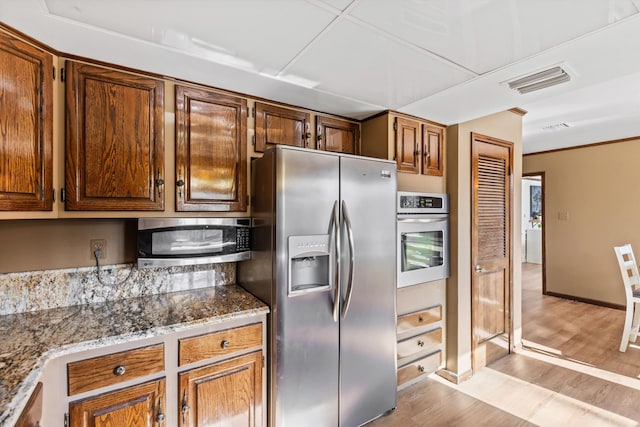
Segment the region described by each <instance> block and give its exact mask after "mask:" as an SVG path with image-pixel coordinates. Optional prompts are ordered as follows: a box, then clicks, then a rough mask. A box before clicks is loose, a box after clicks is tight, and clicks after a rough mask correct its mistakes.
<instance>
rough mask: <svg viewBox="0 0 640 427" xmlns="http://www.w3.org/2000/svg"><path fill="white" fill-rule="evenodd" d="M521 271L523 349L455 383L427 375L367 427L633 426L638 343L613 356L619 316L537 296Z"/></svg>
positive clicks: (527, 272)
mask: <svg viewBox="0 0 640 427" xmlns="http://www.w3.org/2000/svg"><path fill="white" fill-rule="evenodd" d="M522 268H523V276H522V277H523V284H522V287H523V289H522V319H523V322H522V323H523V328H522V329H523V330H522V336H523V341H524V349H523V350H521V351H518V352H517V353H516V354H512V355H509V356H507V357H505V358H503V359H500V360H498V361H497V362H495V363H493V364H492V365H490V366H488V367H486V368H484V369H482V370H481V371H479V372H476V373H475V374H474V376H473V377H472V378H471V379H470V380H469V381H466V382H464V383H462V384H459V385H455V384H452V383H449V382H447V381H446V380H444V379H442V378H440V377H439V376H437V375H431V377H430V378H429V379H428V380H426V381H423V382H421V383H418V384H416V385H414V386H411V387H409V388H407V389H405V390H403V391H401V392H400V393H399V395H398V407H397V409H396V410H395V411H394V412H393V413H392V414H390V415H387V416H385V417H382V418H380V419H378V420H375V421H373V422H371V423H369V424H367V427H418V426H420V427H422V426H462V427H464V426H474V427H475V426H531V425H539V426H580V427H583V426H597V427H600V426H640V380H639V379H638V378H640V340H639V341H638V343H637V344H631V345H630V346H629V349H628V350H627V352H626V353H620V352H619V351H618V346H619V344H620V335H621V331H622V324H623V321H624V312H623V311H621V310H616V309H611V308H606V307H599V306H594V305H591V304H585V303H580V302H576V301H569V300H564V299H561V298H556V297H550V296H544V295H542V285H541V267H540V266H539V265H536V264H523V266H522ZM611 285H612V286H622V283H618V281H617V278H615V279H613V280H612V284H611Z"/></svg>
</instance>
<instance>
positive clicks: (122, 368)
mask: <svg viewBox="0 0 640 427" xmlns="http://www.w3.org/2000/svg"><path fill="white" fill-rule="evenodd" d="M125 372H127V368H125V366H124V365H118V366H116V367H115V368H113V375H117V376H121V375H124V373H125Z"/></svg>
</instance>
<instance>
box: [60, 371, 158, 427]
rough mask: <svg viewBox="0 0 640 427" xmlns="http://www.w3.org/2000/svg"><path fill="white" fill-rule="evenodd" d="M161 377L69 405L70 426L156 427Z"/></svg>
mask: <svg viewBox="0 0 640 427" xmlns="http://www.w3.org/2000/svg"><path fill="white" fill-rule="evenodd" d="M164 396H165V380H164V379H161V380H158V381H153V382H150V383H145V384H140V385H137V386H132V387H128V388H125V389H122V390H118V391H114V392H112V393H106V394H103V395H100V396H97V397H93V398H89V399H85V400H81V401H77V402H71V403H70V404H69V421H70V423H69V426H70V427H114V426H127V427H160V426H164V419H165V415H164V413H165V401H164Z"/></svg>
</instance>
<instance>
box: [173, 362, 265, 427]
mask: <svg viewBox="0 0 640 427" xmlns="http://www.w3.org/2000/svg"><path fill="white" fill-rule="evenodd" d="M179 384H180V401H179V405H180V408H181V412H180V415H179V417H178V418H179V420H180V421H179V424H178V425H179V426H180V427H187V426H189V427H203V426H208V427H213V426H220V427H223V426H224V427H258V426H261V425H262V418H263V416H262V411H263V407H262V352H260V351H258V352H255V353H251V354H248V355H246V356H240V357H235V358H233V359H229V360H227V361H223V362H220V363H216V364H214V365H208V366H204V367H202V368H197V369H192V370H190V371H187V372H183V373H181V374H180V375H179Z"/></svg>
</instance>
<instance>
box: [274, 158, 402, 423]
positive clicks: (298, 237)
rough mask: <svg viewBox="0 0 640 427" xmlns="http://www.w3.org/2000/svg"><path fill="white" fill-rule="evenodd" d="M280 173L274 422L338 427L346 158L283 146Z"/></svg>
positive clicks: (277, 186) (277, 164)
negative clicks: (338, 229) (336, 313)
mask: <svg viewBox="0 0 640 427" xmlns="http://www.w3.org/2000/svg"><path fill="white" fill-rule="evenodd" d="M275 169H276V170H275V174H276V175H275V176H276V179H275V193H274V195H275V199H276V200H275V205H274V207H275V212H274V215H275V219H276V223H275V249H276V250H275V260H274V261H275V264H276V269H275V283H273V286H275V289H274V291H275V293H276V295H275V304H272V307H271V310H272V313H271V322H272V323H273V324H272V325H271V328H272V329H271V342H270V346H271V350H270V357H271V360H270V363H271V368H272V371H271V378H270V381H271V382H272V385H271V396H270V398H271V399H275V402H272V406H271V409H272V411H274V409H275V411H274V412H275V413H272V414H271V416H272V418H271V423H270V425H274V426H337V425H338V413H339V412H338V411H339V406H338V390H339V384H338V380H339V376H338V369H339V341H338V339H339V323H338V322H337V321H335V320H334V317H333V308H334V306H333V290H334V289H335V288H334V285H335V283H334V282H335V280H334V279H333V273H334V272H335V271H334V268H335V267H334V266H335V256H334V254H335V251H334V250H332V248H335V242H333V241H332V236H333V234H332V233H333V231H332V228H333V227H332V217H333V209H334V206H335V205H336V202H337V201H338V200H339V196H340V195H339V188H340V187H339V157H337V156H333V155H327V154H324V155H323V154H319V153H317V152H309V151H304V150H296V149H284V148H282V149H281V148H278V149H276V161H275ZM392 205H393V203H392ZM327 252H331V255H329V256H326V253H327ZM301 254H302V255H301ZM305 254H306V255H305ZM290 272H292V277H288V275H289V273H290ZM287 284H289V286H287ZM274 382H275V384H274Z"/></svg>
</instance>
